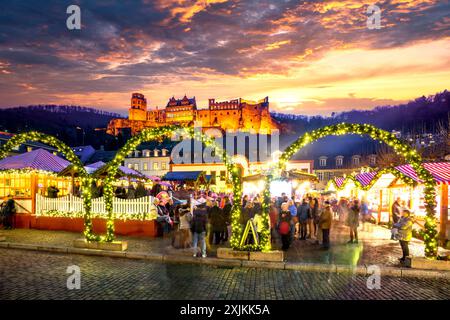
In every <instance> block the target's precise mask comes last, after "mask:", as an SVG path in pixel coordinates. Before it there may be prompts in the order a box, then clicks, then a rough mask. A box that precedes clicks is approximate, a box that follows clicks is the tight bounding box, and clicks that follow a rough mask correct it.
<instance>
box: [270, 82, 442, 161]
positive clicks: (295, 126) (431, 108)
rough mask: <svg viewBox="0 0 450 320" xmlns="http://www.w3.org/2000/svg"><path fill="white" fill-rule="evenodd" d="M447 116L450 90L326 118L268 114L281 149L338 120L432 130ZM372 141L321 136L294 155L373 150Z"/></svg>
mask: <svg viewBox="0 0 450 320" xmlns="http://www.w3.org/2000/svg"><path fill="white" fill-rule="evenodd" d="M449 116H450V92H449V91H447V90H444V91H443V92H440V93H437V94H435V95H431V96H428V97H425V96H423V97H420V98H417V99H415V100H412V101H410V102H408V103H405V104H401V105H396V106H379V107H376V108H374V109H372V110H352V111H346V112H342V113H336V114H333V115H332V116H330V117H322V116H313V117H308V116H303V115H291V114H282V113H272V117H273V118H274V119H275V120H276V121H277V122H278V123H279V125H280V129H281V133H282V134H281V139H280V147H281V149H284V148H285V147H287V146H288V145H289V144H290V143H291V142H293V141H294V140H295V139H296V138H297V137H298V136H299V135H301V134H303V133H305V132H307V131H310V130H314V129H317V128H320V127H323V126H326V125H331V124H336V123H340V122H350V123H369V124H372V125H375V126H377V127H379V128H382V129H385V130H388V131H392V130H397V131H401V132H403V133H412V134H423V133H436V132H437V131H439V130H440V129H441V128H442V127H445V128H448V126H449ZM374 148H375V144H374V143H373V142H372V141H371V140H370V139H366V138H364V139H361V138H359V137H355V136H344V137H339V138H333V137H331V138H325V139H323V140H322V141H319V142H318V143H316V144H314V145H312V146H309V147H307V148H305V149H304V150H303V151H302V152H301V153H300V154H298V155H297V156H298V158H313V157H316V156H317V155H319V154H333V153H346V152H347V153H353V152H355V153H367V152H373V151H374Z"/></svg>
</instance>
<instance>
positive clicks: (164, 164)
mask: <svg viewBox="0 0 450 320" xmlns="http://www.w3.org/2000/svg"><path fill="white" fill-rule="evenodd" d="M161 169H162V170H166V169H167V163H165V162H161Z"/></svg>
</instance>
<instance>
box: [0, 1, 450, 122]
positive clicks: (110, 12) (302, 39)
mask: <svg viewBox="0 0 450 320" xmlns="http://www.w3.org/2000/svg"><path fill="white" fill-rule="evenodd" d="M72 3H76V4H78V5H79V6H80V8H81V14H82V18H81V20H82V29H81V30H73V31H71V30H68V29H67V28H66V18H67V17H68V15H67V14H66V8H67V6H68V5H70V4H72ZM377 5H378V6H379V7H380V8H381V15H382V17H381V29H374V30H369V29H368V28H367V25H366V22H367V17H368V15H367V12H366V11H367V6H368V4H366V3H363V2H361V1H356V0H354V1H353V0H347V1H290V0H285V1H279V0H273V1H264V0H263V1H261V0H246V1H239V0H228V1H227V0H208V1H205V0H158V1H155V0H141V1H106V0H104V1H45V2H34V1H26V0H6V1H3V2H2V10H1V12H0V106H13V105H18V104H37V103H62V104H81V105H91V106H96V107H100V108H105V109H110V110H114V111H125V110H126V108H127V107H128V104H129V98H130V94H131V92H132V91H139V92H142V93H144V94H146V95H147V97H148V99H149V100H150V106H152V107H154V106H156V105H159V106H162V105H164V104H165V103H166V101H167V99H168V98H169V97H170V96H172V95H176V96H182V95H184V94H185V93H186V94H188V95H190V96H194V95H195V96H196V97H197V100H198V101H199V102H200V104H201V106H205V105H206V101H207V99H208V98H211V97H216V98H218V99H219V100H220V99H230V98H236V97H239V96H242V97H245V98H249V99H259V98H262V97H264V96H269V98H270V101H271V103H272V104H271V106H272V109H274V110H277V111H285V112H300V113H307V114H329V113H331V112H333V111H342V110H345V109H353V108H369V107H373V106H375V105H377V104H385V103H389V102H392V103H395V102H402V101H405V100H408V99H411V98H414V97H416V96H419V95H422V94H432V93H434V92H436V91H441V90H443V89H446V88H449V86H450V80H449V79H450V68H449V62H450V61H449V57H450V45H449V43H450V42H449V39H450V19H449V18H448V17H449V16H450V6H449V4H448V2H447V1H432V0H422V1H421V0H417V1H402V0H390V1H378V2H377Z"/></svg>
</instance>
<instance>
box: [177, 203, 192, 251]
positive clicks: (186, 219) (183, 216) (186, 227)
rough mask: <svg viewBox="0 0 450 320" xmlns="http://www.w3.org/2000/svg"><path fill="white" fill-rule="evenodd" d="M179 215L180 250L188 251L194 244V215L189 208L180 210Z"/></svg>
mask: <svg viewBox="0 0 450 320" xmlns="http://www.w3.org/2000/svg"><path fill="white" fill-rule="evenodd" d="M178 214H179V221H180V224H179V226H178V228H179V232H180V248H182V249H186V248H189V247H190V246H191V243H192V234H191V222H192V214H191V212H190V210H189V207H184V208H179V209H178Z"/></svg>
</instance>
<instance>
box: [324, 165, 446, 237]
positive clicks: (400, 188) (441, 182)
mask: <svg viewBox="0 0 450 320" xmlns="http://www.w3.org/2000/svg"><path fill="white" fill-rule="evenodd" d="M423 166H424V167H425V169H426V170H428V171H429V172H430V173H431V175H432V176H433V178H434V180H435V182H436V195H437V196H436V203H437V208H436V218H437V219H438V221H439V225H440V238H441V239H445V238H446V239H449V238H450V237H449V222H448V209H449V201H448V200H449V199H448V197H449V193H448V184H449V183H450V163H449V162H437V163H424V164H423ZM394 170H396V171H398V172H399V173H400V177H399V175H395V174H393V173H384V174H377V172H376V171H374V172H366V173H359V174H356V175H351V176H347V177H345V178H342V177H336V178H334V179H332V180H330V181H329V183H328V185H327V189H328V190H336V191H337V195H338V197H340V196H344V194H343V190H345V189H346V188H348V187H349V186H350V185H351V188H352V189H354V192H353V194H354V195H357V196H362V197H365V198H366V199H367V200H368V202H369V203H371V204H372V205H373V207H372V210H373V214H374V215H376V217H375V218H376V219H377V221H378V222H389V221H390V217H391V214H392V212H391V208H392V204H393V203H394V201H395V199H396V198H397V197H400V198H402V200H404V201H405V202H406V205H407V206H408V207H409V208H411V209H412V210H413V212H414V214H415V216H416V217H417V219H416V220H417V221H419V222H420V220H421V219H422V218H423V217H424V216H425V206H424V198H423V195H424V194H423V189H424V185H423V183H422V181H421V180H420V179H419V178H418V177H417V175H416V173H415V171H414V169H413V168H412V166H411V165H409V164H407V165H401V166H397V167H395V168H394ZM401 176H403V177H404V178H403V179H402V178H401ZM406 178H410V179H412V181H413V184H407V183H406V182H405V180H406ZM374 179H376V180H374ZM355 181H358V182H359V183H360V184H361V185H362V187H363V188H364V189H367V190H357V189H358V188H357V185H356V184H355Z"/></svg>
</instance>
